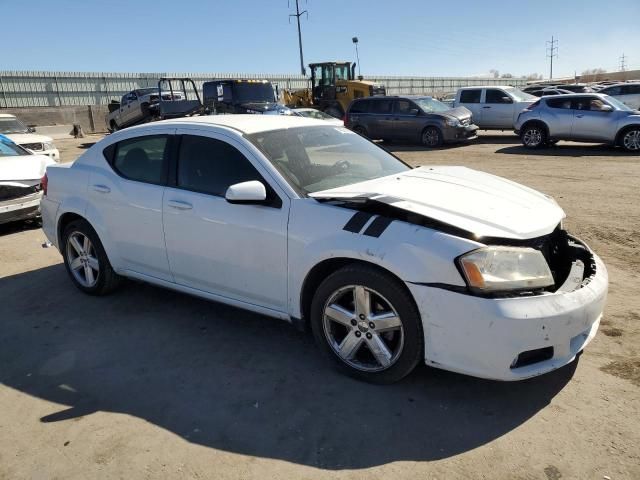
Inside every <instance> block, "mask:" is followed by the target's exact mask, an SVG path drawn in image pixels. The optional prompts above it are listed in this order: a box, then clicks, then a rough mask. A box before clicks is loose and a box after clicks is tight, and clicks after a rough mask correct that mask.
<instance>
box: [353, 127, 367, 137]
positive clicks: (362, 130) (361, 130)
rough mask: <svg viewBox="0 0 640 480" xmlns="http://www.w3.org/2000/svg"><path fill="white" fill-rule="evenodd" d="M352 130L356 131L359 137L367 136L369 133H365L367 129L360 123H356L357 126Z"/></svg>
mask: <svg viewBox="0 0 640 480" xmlns="http://www.w3.org/2000/svg"><path fill="white" fill-rule="evenodd" d="M353 131H354V132H356V133H357V134H358V135H360V136H361V137H364V138H369V135H368V134H367V130H366V129H365V128H364V127H362V126H360V125H358V126H357V127H354V129H353Z"/></svg>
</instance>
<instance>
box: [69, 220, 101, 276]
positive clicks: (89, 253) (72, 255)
mask: <svg viewBox="0 0 640 480" xmlns="http://www.w3.org/2000/svg"><path fill="white" fill-rule="evenodd" d="M66 250H67V261H68V263H69V269H70V270H71V273H72V274H73V278H75V279H76V281H77V282H78V283H79V284H80V285H82V286H83V287H85V288H91V287H93V286H94V285H95V284H96V282H97V281H98V276H99V275H100V262H99V261H98V257H97V254H96V250H95V247H94V246H93V243H91V240H90V239H89V237H87V236H86V235H85V234H84V233H81V232H73V233H72V234H71V235H69V237H68V238H67V248H66Z"/></svg>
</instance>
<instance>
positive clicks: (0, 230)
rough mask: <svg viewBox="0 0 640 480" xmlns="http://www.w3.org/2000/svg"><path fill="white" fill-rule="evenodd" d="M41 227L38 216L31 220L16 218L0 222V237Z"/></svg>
mask: <svg viewBox="0 0 640 480" xmlns="http://www.w3.org/2000/svg"><path fill="white" fill-rule="evenodd" d="M41 227H42V223H41V222H40V218H35V219H31V220H18V221H17V222H9V223H3V224H0V237H3V236H5V235H11V234H13V233H18V232H24V231H28V230H36V229H38V228H41Z"/></svg>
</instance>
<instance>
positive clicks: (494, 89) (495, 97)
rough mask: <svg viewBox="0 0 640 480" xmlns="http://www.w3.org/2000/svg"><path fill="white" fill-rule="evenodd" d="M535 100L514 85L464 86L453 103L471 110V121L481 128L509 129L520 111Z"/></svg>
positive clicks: (535, 98)
mask: <svg viewBox="0 0 640 480" xmlns="http://www.w3.org/2000/svg"><path fill="white" fill-rule="evenodd" d="M536 100H537V97H534V96H533V95H530V94H528V93H524V92H523V91H521V90H518V89H517V88H514V87H506V86H505V87H500V86H489V87H464V88H460V89H458V93H457V94H456V101H455V103H454V105H455V106H456V107H465V108H467V109H469V110H471V113H472V114H473V122H474V123H475V124H476V125H477V126H478V127H479V128H481V129H483V130H507V129H508V130H511V129H513V125H514V123H515V121H516V118H518V115H519V114H520V112H521V111H522V110H523V109H524V108H526V107H528V106H529V105H531V104H532V103H533V102H535V101H536Z"/></svg>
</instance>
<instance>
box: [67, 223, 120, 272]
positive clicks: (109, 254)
mask: <svg viewBox="0 0 640 480" xmlns="http://www.w3.org/2000/svg"><path fill="white" fill-rule="evenodd" d="M75 220H84V221H85V222H87V224H88V225H89V226H90V227H91V228H92V229H93V231H94V232H95V234H96V235H97V236H98V239H99V240H100V243H101V244H102V248H103V249H104V253H105V255H106V256H107V259H108V260H109V262H110V263H111V265H112V266H113V261H114V260H116V258H114V255H113V252H112V249H111V248H110V247H111V245H110V243H109V239H106V238H104V235H101V234H100V230H99V229H98V228H96V225H95V224H94V223H93V222H92V221H91V219H90V218H87V216H86V215H81V214H79V213H78V212H75V211H67V212H65V213H63V214H62V215H60V218H58V225H57V226H56V236H57V239H58V246H59V250H60V252H61V253H62V251H63V248H64V245H63V244H62V234H63V233H64V229H65V228H66V227H67V225H69V224H70V223H71V222H73V221H75Z"/></svg>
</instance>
